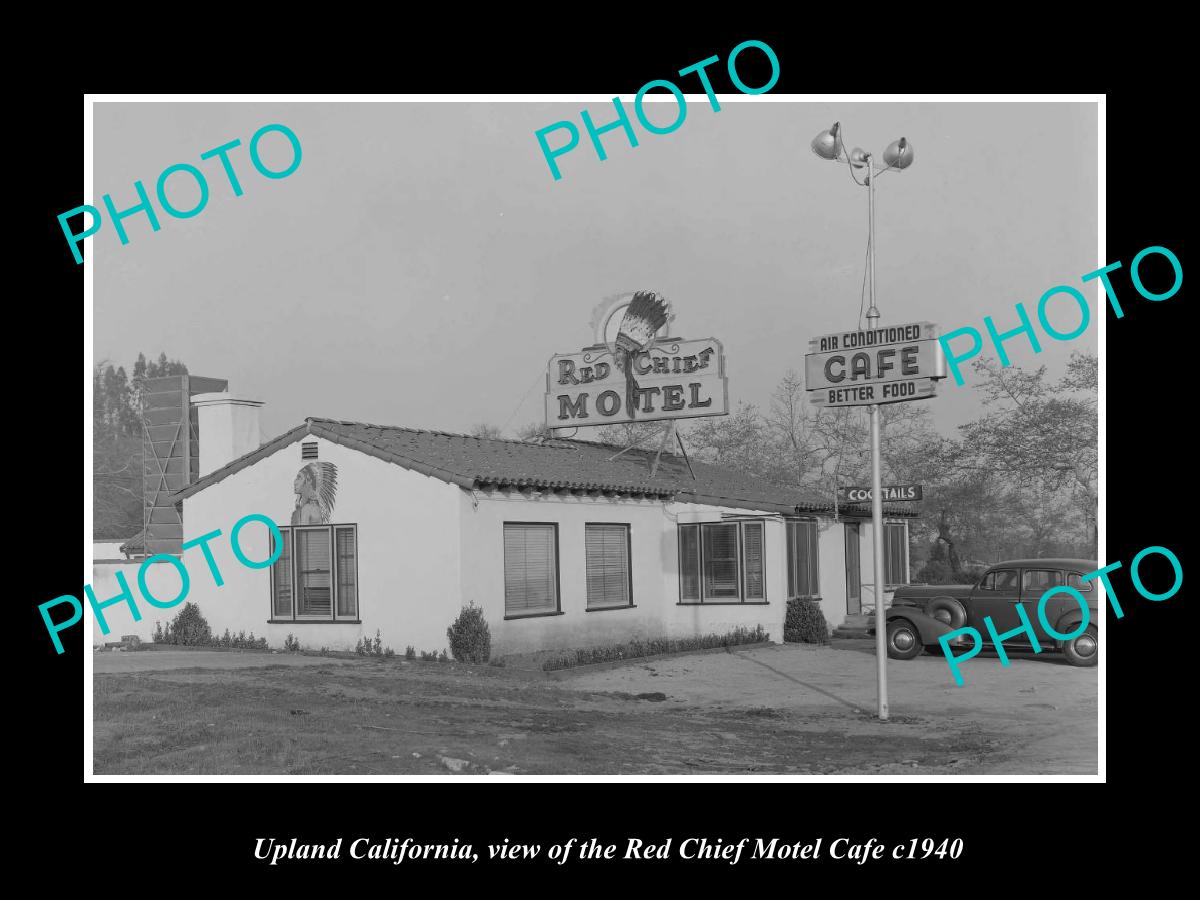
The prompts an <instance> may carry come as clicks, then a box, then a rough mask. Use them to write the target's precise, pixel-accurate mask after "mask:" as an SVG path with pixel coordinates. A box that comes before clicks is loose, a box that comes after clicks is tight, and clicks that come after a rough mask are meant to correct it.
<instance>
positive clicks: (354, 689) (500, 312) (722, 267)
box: [43, 45, 1177, 781]
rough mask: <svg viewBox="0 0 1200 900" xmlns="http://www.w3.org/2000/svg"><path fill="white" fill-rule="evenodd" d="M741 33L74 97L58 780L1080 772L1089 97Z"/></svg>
mask: <svg viewBox="0 0 1200 900" xmlns="http://www.w3.org/2000/svg"><path fill="white" fill-rule="evenodd" d="M768 51H769V48H768V50H763V49H762V47H760V46H754V45H751V46H747V47H745V48H742V50H741V53H740V56H739V65H740V64H741V59H742V58H744V59H745V61H746V64H747V67H746V70H745V74H744V81H743V80H742V79H741V78H738V79H736V80H734V82H733V85H732V86H729V85H728V84H725V85H723V86H722V87H721V88H719V89H718V93H713V92H712V91H711V90H706V89H705V88H704V87H702V86H701V81H700V79H699V78H698V77H697V73H696V72H689V73H688V74H683V75H680V76H676V80H675V82H673V83H672V82H658V83H656V84H654V85H651V86H650V89H649V90H647V91H646V92H645V93H644V94H643V93H639V94H637V95H636V97H634V96H622V97H620V98H614V99H613V100H611V101H607V100H606V101H596V100H594V99H587V100H586V101H585V100H572V99H570V98H562V97H560V98H553V99H546V100H537V99H532V98H521V99H516V98H505V97H501V96H496V97H477V98H470V99H465V98H454V97H442V98H425V97H405V98H386V97H382V98H381V97H371V96H369V95H368V96H363V97H346V98H340V99H328V98H295V97H289V96H280V97H279V98H277V99H270V98H258V99H243V98H236V97H225V98H218V99H204V98H198V97H179V98H175V99H164V98H161V97H159V98H143V97H137V96H121V97H104V96H99V97H96V98H94V102H92V104H91V105H90V107H89V108H90V111H91V112H90V115H91V132H90V141H91V145H90V146H91V149H92V154H93V156H92V160H91V176H90V179H91V180H90V184H89V193H88V197H89V198H90V199H88V200H86V201H85V202H86V204H87V208H86V209H82V208H81V209H78V210H74V211H72V212H71V214H70V215H69V216H66V217H61V218H60V224H61V225H62V229H63V235H64V238H65V240H64V243H63V247H62V252H63V253H64V255H67V256H69V255H70V254H76V255H77V256H78V257H84V258H86V260H85V262H84V263H80V264H79V265H81V266H84V267H85V268H86V278H87V280H88V283H89V288H88V290H89V297H90V300H91V321H90V327H91V348H90V349H91V351H92V357H91V359H90V361H89V365H90V370H91V379H92V380H91V384H90V403H91V416H92V418H91V455H90V465H91V485H90V486H91V491H92V494H91V505H90V512H91V539H92V561H91V580H90V582H89V583H88V585H87V587H86V588H85V589H84V590H83V591H82V592H81V593H80V594H79V596H78V601H77V605H79V606H80V607H81V608H82V612H83V617H82V620H81V621H80V623H79V624H78V625H74V626H73V627H72V628H70V629H68V628H66V627H65V626H64V625H63V622H64V621H65V620H66V619H67V618H68V616H69V614H70V613H71V605H70V604H69V603H67V602H65V601H64V602H62V603H61V604H59V606H58V607H49V608H48V609H47V610H46V611H44V612H43V615H44V616H45V617H46V626H47V632H48V635H47V641H49V640H50V639H53V640H54V641H56V642H57V641H60V640H61V641H63V642H67V643H78V642H79V641H81V640H82V641H85V642H86V646H87V658H86V661H85V669H86V677H87V679H88V684H89V685H90V707H89V708H88V710H87V713H88V721H87V723H86V727H87V728H88V735H87V740H88V748H89V749H88V753H87V755H88V758H89V760H90V774H89V778H104V777H112V778H116V779H119V780H124V779H132V780H138V779H141V778H146V777H151V778H158V777H164V776H165V777H186V778H195V777H211V778H217V779H220V778H225V777H232V776H240V777H250V778H252V779H260V778H261V779H272V780H280V779H282V780H296V779H297V777H300V776H303V777H316V778H318V779H334V780H336V779H344V778H363V779H374V778H391V777H400V778H417V779H423V780H444V779H461V778H463V777H469V776H474V777H484V778H491V779H492V780H495V779H496V778H507V779H513V778H516V779H536V778H538V777H542V776H578V777H600V776H608V777H612V776H615V777H619V778H640V779H645V778H648V777H649V778H667V779H675V780H679V779H683V780H688V779H707V778H713V777H718V778H732V777H743V776H779V777H787V778H797V779H808V780H818V781H819V780H823V779H827V778H831V777H840V778H850V779H852V780H872V779H876V780H879V779H881V780H893V781H895V780H909V779H914V778H915V779H931V780H941V779H946V778H967V779H973V778H974V779H979V778H982V779H986V778H989V777H992V776H1063V777H1068V776H1069V777H1085V780H1089V779H1088V778H1086V777H1090V780H1093V781H1094V780H1103V777H1102V776H1103V773H1102V771H1101V760H1100V754H1099V747H1100V742H1101V733H1100V708H1099V705H1098V697H1099V688H1100V685H1101V684H1102V683H1103V679H1104V671H1105V664H1104V660H1105V653H1104V646H1105V644H1104V641H1103V638H1102V632H1103V631H1104V630H1105V623H1106V622H1107V623H1112V622H1113V610H1112V608H1111V607H1109V603H1108V600H1107V599H1106V591H1105V584H1106V582H1104V579H1103V578H1101V577H1098V573H1099V574H1100V575H1103V574H1104V573H1103V572H1102V571H1101V567H1102V566H1103V565H1104V563H1105V560H1104V559H1103V557H1102V554H1101V553H1100V552H1099V547H1100V546H1101V544H1102V534H1103V531H1104V527H1105V523H1104V520H1103V517H1102V515H1101V508H1100V479H1099V471H1100V469H1099V464H1100V452H1101V440H1100V431H1099V414H1098V412H1099V408H1100V402H1101V395H1100V385H1101V374H1102V371H1103V362H1104V361H1103V359H1102V358H1101V353H1100V350H1099V336H1100V329H1101V328H1102V327H1103V320H1104V318H1105V314H1106V312H1107V311H1108V309H1109V306H1110V299H1109V296H1108V295H1107V294H1106V292H1105V288H1104V281H1103V279H1101V278H1100V277H1098V276H1097V274H1096V273H1097V271H1098V270H1100V269H1102V267H1103V266H1104V265H1105V264H1106V263H1107V262H1111V261H1112V260H1109V259H1105V258H1103V255H1102V253H1103V244H1102V234H1101V228H1102V215H1101V213H1102V210H1101V208H1100V205H1099V202H1098V195H1099V191H1100V185H1101V181H1102V177H1103V173H1102V171H1101V169H1100V162H1101V159H1102V156H1101V154H1100V153H1099V144H1100V140H1101V134H1100V130H1099V129H1100V124H1099V112H1100V104H1101V100H1100V98H1097V97H1095V96H1087V97H1074V96H1069V97H1017V98H1009V99H1002V98H996V97H986V98H985V97H981V98H976V99H944V100H941V99H903V98H900V99H896V98H875V99H869V100H868V99H862V98H860V97H855V96H847V97H845V98H844V99H829V100H820V101H812V100H807V99H803V98H800V97H797V96H795V95H787V94H779V95H776V94H774V93H773V92H771V91H770V89H769V86H767V87H764V83H765V81H766V79H767V78H768V77H769V76H770V75H771V72H772V66H771V65H770V60H771V59H772V58H773V54H770V53H769V52H768ZM752 57H753V58H755V65H756V66H757V68H751V67H750V65H749V63H750V61H751V58H752ZM683 62H686V61H681V62H680V65H679V66H677V67H676V68H684V66H683ZM718 68H719V69H720V70H721V74H722V78H726V74H725V59H724V56H723V57H722V61H721V62H720V63H719V64H714V68H713V70H712V71H713V72H716V71H717V69H718ZM729 71H730V73H731V74H733V75H736V74H737V73H738V72H739V71H740V70H738V69H737V68H731V69H730V70H729ZM751 72H753V73H754V77H753V78H752V77H751V74H750V73H751ZM713 77H714V78H715V77H716V75H715V74H714V75H713ZM704 84H705V85H707V81H705V82H704ZM1014 135H1020V136H1021V140H1019V141H1016V140H1013V136H1014ZM1050 143H1052V144H1053V145H1054V147H1055V152H1054V153H1053V154H1049V153H1047V152H1045V147H1046V145H1047V144H1050ZM1066 161H1069V163H1068V162H1066ZM65 212H67V211H66V210H64V213H65ZM1159 250H1163V251H1165V252H1159V251H1154V252H1151V253H1148V254H1147V255H1146V256H1145V257H1144V258H1143V259H1139V260H1138V263H1137V265H1138V266H1139V267H1140V268H1139V269H1138V270H1137V271H1138V272H1139V273H1140V278H1141V281H1140V282H1138V283H1139V284H1142V285H1144V286H1145V289H1146V291H1147V292H1150V293H1157V294H1163V293H1165V292H1167V291H1168V290H1170V285H1171V276H1172V265H1173V264H1175V265H1177V260H1175V257H1173V256H1172V255H1171V253H1170V250H1169V249H1167V248H1159ZM1173 261H1174V262H1173ZM1131 262H1132V261H1131V260H1129V259H1126V260H1124V266H1125V268H1126V271H1125V272H1121V273H1120V275H1121V276H1122V277H1123V278H1124V277H1126V276H1127V273H1128V271H1129V267H1130V266H1131ZM1102 274H1103V273H1102ZM1106 277H1107V275H1106ZM1113 277H1114V278H1115V277H1116V275H1114V276H1113ZM1123 285H1125V287H1124V293H1123V295H1122V297H1123V302H1125V303H1126V304H1133V303H1135V302H1138V301H1137V300H1135V299H1133V298H1135V297H1136V296H1137V295H1136V294H1135V293H1134V292H1133V291H1132V289H1131V288H1129V287H1128V286H1127V285H1128V281H1124V282H1123ZM1139 290H1140V288H1139ZM1125 295H1130V296H1129V299H1124V297H1125ZM1143 302H1144V301H1143ZM1108 327H1109V328H1119V327H1121V326H1120V325H1119V324H1114V323H1113V321H1111V320H1110V321H1109V323H1108ZM1151 538H1152V536H1151V535H1149V534H1148V535H1147V543H1148V544H1154V543H1155V541H1154V540H1152V539H1151ZM1111 561H1112V560H1110V561H1109V562H1111ZM1125 563H1126V565H1127V566H1128V565H1129V564H1130V563H1129V561H1128V560H1126V561H1125ZM1160 565H1161V566H1163V567H1168V565H1169V560H1167V559H1166V558H1165V557H1163V556H1162V555H1161V554H1160V555H1159V558H1158V559H1147V560H1146V562H1145V566H1146V569H1147V571H1148V570H1149V569H1151V568H1154V567H1157V566H1160ZM1168 584H1169V579H1168ZM46 599H49V598H46ZM60 599H61V598H60ZM1106 607H1108V608H1107V609H1106ZM1106 616H1107V618H1106ZM81 631H82V632H83V634H82V636H81V634H80V632H81Z"/></svg>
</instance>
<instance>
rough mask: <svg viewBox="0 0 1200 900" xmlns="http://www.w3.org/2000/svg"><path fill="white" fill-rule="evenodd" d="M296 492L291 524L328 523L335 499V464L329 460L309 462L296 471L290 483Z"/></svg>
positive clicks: (331, 517) (331, 518)
mask: <svg viewBox="0 0 1200 900" xmlns="http://www.w3.org/2000/svg"><path fill="white" fill-rule="evenodd" d="M292 489H293V490H294V491H295V492H296V508H295V509H293V510H292V524H293V525H328V524H329V523H330V522H331V521H332V520H333V504H334V503H335V502H336V501H337V466H335V465H334V464H333V463H331V462H310V463H308V464H307V465H305V466H302V467H301V469H300V471H299V472H297V473H296V480H295V481H294V482H293V484H292Z"/></svg>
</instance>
